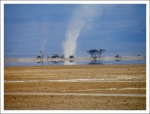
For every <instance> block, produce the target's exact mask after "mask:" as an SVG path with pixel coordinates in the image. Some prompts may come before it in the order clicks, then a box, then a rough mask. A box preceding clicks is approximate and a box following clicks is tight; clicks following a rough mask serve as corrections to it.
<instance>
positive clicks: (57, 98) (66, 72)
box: [4, 65, 146, 110]
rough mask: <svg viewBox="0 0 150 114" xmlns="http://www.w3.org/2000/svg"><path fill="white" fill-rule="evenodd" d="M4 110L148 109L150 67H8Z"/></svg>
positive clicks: (5, 74) (5, 72)
mask: <svg viewBox="0 0 150 114" xmlns="http://www.w3.org/2000/svg"><path fill="white" fill-rule="evenodd" d="M4 110H146V65H85V66H83V65H82V66H75V65H74V66H73V65H72V66H70V65H68V66H16V67H13V66H11V67H5V68H4Z"/></svg>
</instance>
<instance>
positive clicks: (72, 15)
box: [4, 4, 146, 58]
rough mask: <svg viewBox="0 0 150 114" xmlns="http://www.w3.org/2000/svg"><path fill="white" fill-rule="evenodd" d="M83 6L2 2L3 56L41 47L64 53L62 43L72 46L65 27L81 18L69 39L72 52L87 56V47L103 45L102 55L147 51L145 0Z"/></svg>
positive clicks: (30, 52) (49, 53)
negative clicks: (72, 38) (67, 42)
mask: <svg viewBox="0 0 150 114" xmlns="http://www.w3.org/2000/svg"><path fill="white" fill-rule="evenodd" d="M84 6H86V5H85V4H84V5H83V4H82V5H81V4H5V5H4V57H5V58H17V57H18V58H20V57H36V56H37V55H38V54H39V51H40V50H44V51H45V55H46V56H52V54H59V55H63V54H64V44H65V45H68V47H67V49H69V48H71V47H72V46H73V45H72V44H70V45H69V44H66V43H64V42H66V39H67V34H68V31H69V30H72V31H76V30H74V29H72V28H74V26H77V28H78V24H79V23H80V22H84V24H83V26H82V27H80V29H79V31H78V35H77V39H76V40H71V41H72V42H75V43H76V48H75V52H74V55H75V56H77V57H88V56H90V55H89V54H88V53H87V52H86V51H88V50H90V49H97V50H99V49H105V50H106V52H104V53H103V56H115V55H116V54H117V53H118V54H120V55H122V56H128V55H146V5H145V4H93V5H90V6H89V5H88V7H86V10H85V11H82V10H83V8H82V7H84ZM94 8H96V9H95V10H94V11H93V9H94ZM92 11H93V12H92ZM84 13H86V14H84ZM80 19H81V20H80ZM72 23H74V25H73V24H72ZM76 23H77V24H76ZM70 27H72V28H71V29H70ZM69 46H70V47H69Z"/></svg>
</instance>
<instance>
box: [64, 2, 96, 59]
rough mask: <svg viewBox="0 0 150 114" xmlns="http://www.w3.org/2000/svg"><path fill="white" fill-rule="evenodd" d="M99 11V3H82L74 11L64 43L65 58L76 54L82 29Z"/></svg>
mask: <svg viewBox="0 0 150 114" xmlns="http://www.w3.org/2000/svg"><path fill="white" fill-rule="evenodd" d="M96 13H97V5H89V4H87V5H80V6H79V7H78V8H77V9H76V10H75V11H74V12H73V17H72V20H71V21H70V23H69V25H68V28H67V31H66V40H65V42H64V43H63V53H64V56H65V58H69V56H70V55H75V53H76V47H77V39H78V38H79V36H80V32H81V30H82V29H83V28H84V27H85V25H86V24H88V23H90V22H92V20H93V18H94V17H95V15H96Z"/></svg>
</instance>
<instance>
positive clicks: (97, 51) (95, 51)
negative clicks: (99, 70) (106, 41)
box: [87, 49, 106, 57]
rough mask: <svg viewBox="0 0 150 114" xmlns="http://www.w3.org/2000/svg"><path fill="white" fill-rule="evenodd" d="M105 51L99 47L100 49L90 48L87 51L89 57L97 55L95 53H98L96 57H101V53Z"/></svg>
mask: <svg viewBox="0 0 150 114" xmlns="http://www.w3.org/2000/svg"><path fill="white" fill-rule="evenodd" d="M104 51H106V50H103V49H100V50H96V49H91V50H89V51H87V52H88V53H89V54H90V55H91V57H97V56H96V55H98V57H101V54H102V53H103V52H104Z"/></svg>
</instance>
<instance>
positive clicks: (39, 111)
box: [1, 1, 149, 114]
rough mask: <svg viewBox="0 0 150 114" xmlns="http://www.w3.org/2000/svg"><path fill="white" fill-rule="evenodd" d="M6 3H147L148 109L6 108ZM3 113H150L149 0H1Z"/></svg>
mask: <svg viewBox="0 0 150 114" xmlns="http://www.w3.org/2000/svg"><path fill="white" fill-rule="evenodd" d="M4 4H146V90H147V92H146V110H144V111H142V110H132V111H131V110H87V111H85V110H72V111H70V110H56V111H55V110H37V111H36V110H9V111H8V110H4ZM1 17H2V18H1V112H2V113H15V114H17V113H110V112H111V113H122V112H123V113H136V114H138V113H149V1H1Z"/></svg>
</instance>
